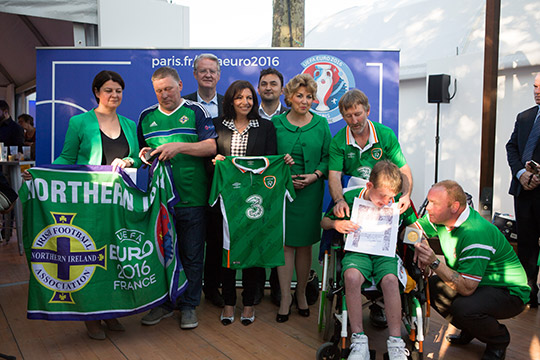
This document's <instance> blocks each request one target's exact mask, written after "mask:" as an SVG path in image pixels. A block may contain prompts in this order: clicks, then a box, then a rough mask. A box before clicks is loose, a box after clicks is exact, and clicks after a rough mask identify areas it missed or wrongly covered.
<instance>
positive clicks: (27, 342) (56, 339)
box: [0, 240, 540, 360]
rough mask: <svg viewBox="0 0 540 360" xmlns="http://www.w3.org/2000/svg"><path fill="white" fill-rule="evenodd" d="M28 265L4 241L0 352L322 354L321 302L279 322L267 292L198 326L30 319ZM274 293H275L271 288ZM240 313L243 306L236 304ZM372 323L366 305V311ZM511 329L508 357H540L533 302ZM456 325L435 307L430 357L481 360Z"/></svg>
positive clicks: (478, 346) (380, 338)
mask: <svg viewBox="0 0 540 360" xmlns="http://www.w3.org/2000/svg"><path fill="white" fill-rule="evenodd" d="M28 277H29V271H28V268H27V265H26V261H25V258H24V257H22V256H19V255H18V253H17V246H16V243H15V242H14V241H13V240H12V241H11V242H9V243H8V244H5V243H0V353H2V354H7V355H12V356H15V357H16V358H17V359H27V360H33V359H36V360H45V359H76V360H86V359H130V360H131V359H299V360H300V359H315V354H316V351H317V348H318V347H319V346H320V345H321V344H322V340H321V339H320V337H319V334H318V333H317V325H316V313H317V306H315V305H314V306H312V307H311V311H312V315H311V316H310V317H309V318H302V317H300V316H299V315H298V314H296V313H295V312H294V311H293V314H292V315H291V318H290V320H289V321H288V322H286V323H283V324H278V323H276V322H275V313H276V311H277V307H275V306H274V305H272V304H271V303H270V300H269V297H268V296H266V297H265V298H264V299H263V302H262V303H261V304H260V305H258V306H257V307H256V316H257V318H256V320H255V323H253V324H252V325H251V326H248V327H246V326H243V325H242V324H241V323H239V322H238V321H235V322H234V323H233V324H232V325H230V326H227V327H224V326H223V325H221V324H220V322H219V314H220V309H218V308H216V307H214V306H212V305H211V304H210V303H208V302H206V301H204V300H203V301H202V303H201V306H200V307H199V308H198V316H199V327H198V328H196V329H194V330H181V329H180V328H179V326H178V318H177V317H176V316H174V317H172V318H168V319H165V320H163V321H162V322H161V323H159V324H158V325H155V326H142V325H140V322H139V321H140V318H141V317H142V316H143V315H142V314H141V315H136V316H131V317H127V318H122V319H121V322H122V323H123V324H124V325H125V326H126V328H127V331H126V332H125V333H114V332H107V336H108V338H107V340H104V341H95V340H90V339H89V338H88V337H87V336H86V332H85V329H84V325H83V324H82V323H79V322H47V321H41V320H40V321H38V320H27V319H26V298H27V291H28V283H27V281H28ZM267 295H268V294H267ZM236 315H237V316H239V309H237V313H236ZM365 317H366V323H367V322H368V321H367V310H366V313H365ZM504 323H505V324H506V325H507V326H508V328H509V330H510V333H511V334H512V343H511V344H510V347H509V348H508V352H507V359H519V360H523V359H532V360H540V315H539V312H538V310H537V309H526V310H525V311H524V312H523V313H522V314H520V315H519V316H518V317H516V318H514V319H511V320H507V321H505V322H504ZM455 331H456V330H455V329H454V328H453V327H452V326H450V327H449V326H447V324H446V323H445V322H444V321H443V319H441V317H440V316H438V315H436V314H432V318H431V321H430V331H429V334H428V337H427V339H426V343H425V345H424V353H425V357H426V358H428V359H448V360H450V359H459V360H465V359H479V358H480V357H481V354H482V352H483V349H484V345H483V344H482V343H480V342H478V341H477V340H474V341H473V342H472V343H471V344H470V345H468V346H465V347H455V346H454V347H450V346H449V344H448V343H447V342H446V341H444V340H443V339H444V336H445V335H446V334H447V333H453V332H455ZM366 333H367V335H368V336H369V339H370V347H371V348H373V349H375V350H376V351H377V359H382V358H383V353H384V352H385V351H386V338H387V332H386V330H377V329H374V328H370V327H369V326H366Z"/></svg>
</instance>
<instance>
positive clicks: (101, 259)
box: [30, 212, 107, 304]
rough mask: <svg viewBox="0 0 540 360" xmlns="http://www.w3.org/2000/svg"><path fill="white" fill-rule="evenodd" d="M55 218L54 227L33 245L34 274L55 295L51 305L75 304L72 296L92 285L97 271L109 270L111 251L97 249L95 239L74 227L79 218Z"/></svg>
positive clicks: (72, 215)
mask: <svg viewBox="0 0 540 360" xmlns="http://www.w3.org/2000/svg"><path fill="white" fill-rule="evenodd" d="M51 215H52V216H53V218H54V224H52V225H49V226H47V227H45V228H44V229H43V230H41V232H40V233H39V234H37V236H36V237H35V239H34V242H33V244H32V251H31V256H30V257H31V263H32V273H33V274H34V276H35V278H36V279H37V281H39V283H40V284H41V285H43V286H44V287H46V288H48V289H50V290H52V291H53V292H54V293H53V296H52V298H51V299H50V300H49V302H50V303H72V304H73V303H75V302H74V301H73V298H72V296H71V294H72V293H74V292H76V291H79V290H81V289H82V288H84V287H85V286H86V285H87V284H88V283H89V282H90V279H91V278H92V276H93V275H94V272H95V270H96V267H97V266H99V267H101V268H103V269H107V252H106V250H107V249H106V247H105V246H104V247H102V248H101V249H96V244H95V243H94V240H93V239H92V237H90V235H89V234H88V233H87V232H86V231H84V230H83V229H81V228H80V227H78V226H75V225H73V219H74V218H75V216H76V215H77V214H68V213H55V212H51Z"/></svg>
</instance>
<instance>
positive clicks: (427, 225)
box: [416, 213, 437, 238]
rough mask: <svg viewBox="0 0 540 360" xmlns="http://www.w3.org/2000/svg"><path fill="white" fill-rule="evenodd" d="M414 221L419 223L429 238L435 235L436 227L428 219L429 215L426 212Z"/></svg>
mask: <svg viewBox="0 0 540 360" xmlns="http://www.w3.org/2000/svg"><path fill="white" fill-rule="evenodd" d="M416 223H417V224H418V225H420V227H421V228H422V230H423V231H424V233H425V234H426V236H427V237H429V238H431V237H434V236H437V229H436V228H435V226H434V225H433V224H432V223H431V222H430V221H429V216H428V214H427V213H426V214H425V215H424V216H423V217H422V218H421V219H418V221H417V222H416Z"/></svg>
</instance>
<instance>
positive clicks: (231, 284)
mask: <svg viewBox="0 0 540 360" xmlns="http://www.w3.org/2000/svg"><path fill="white" fill-rule="evenodd" d="M260 269H261V268H249V269H242V287H243V288H244V290H243V291H242V304H243V305H244V306H253V301H254V299H255V287H256V286H257V274H258V273H259V272H260ZM221 274H222V288H221V294H222V295H223V300H224V301H225V305H230V306H235V305H236V270H232V269H228V268H222V269H221Z"/></svg>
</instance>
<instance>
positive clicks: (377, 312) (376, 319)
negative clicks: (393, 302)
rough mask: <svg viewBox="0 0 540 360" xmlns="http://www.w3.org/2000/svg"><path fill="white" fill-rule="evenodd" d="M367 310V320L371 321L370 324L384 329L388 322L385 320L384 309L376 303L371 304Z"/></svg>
mask: <svg viewBox="0 0 540 360" xmlns="http://www.w3.org/2000/svg"><path fill="white" fill-rule="evenodd" d="M369 310H370V311H369V320H370V321H371V325H373V326H374V327H376V328H381V329H385V328H386V327H387V326H388V323H387V322H386V315H385V313H384V309H383V308H382V307H380V306H379V305H377V304H372V305H371V306H370V307H369Z"/></svg>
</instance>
